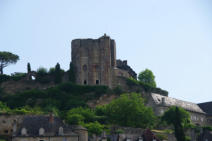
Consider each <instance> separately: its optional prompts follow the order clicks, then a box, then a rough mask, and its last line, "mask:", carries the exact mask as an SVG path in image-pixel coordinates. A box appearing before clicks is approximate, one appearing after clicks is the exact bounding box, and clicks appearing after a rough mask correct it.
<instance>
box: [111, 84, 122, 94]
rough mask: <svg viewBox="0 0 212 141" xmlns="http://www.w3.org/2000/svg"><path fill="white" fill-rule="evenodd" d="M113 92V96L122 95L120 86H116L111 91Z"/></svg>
mask: <svg viewBox="0 0 212 141" xmlns="http://www.w3.org/2000/svg"><path fill="white" fill-rule="evenodd" d="M113 92H114V93H115V94H119V95H120V94H122V93H123V90H122V89H121V87H120V86H116V87H115V88H114V89H113Z"/></svg>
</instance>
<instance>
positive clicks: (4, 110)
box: [0, 102, 44, 115]
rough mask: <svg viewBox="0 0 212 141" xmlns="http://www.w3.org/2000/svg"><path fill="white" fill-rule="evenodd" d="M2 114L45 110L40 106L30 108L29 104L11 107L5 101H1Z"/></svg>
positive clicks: (31, 112)
mask: <svg viewBox="0 0 212 141" xmlns="http://www.w3.org/2000/svg"><path fill="white" fill-rule="evenodd" d="M0 114H18V115H26V114H44V111H42V110H41V108H39V107H35V108H30V107H29V106H25V107H20V108H15V109H11V108H9V107H8V106H7V105H6V104H4V103H3V102H0Z"/></svg>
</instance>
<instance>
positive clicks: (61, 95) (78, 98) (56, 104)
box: [0, 83, 108, 111]
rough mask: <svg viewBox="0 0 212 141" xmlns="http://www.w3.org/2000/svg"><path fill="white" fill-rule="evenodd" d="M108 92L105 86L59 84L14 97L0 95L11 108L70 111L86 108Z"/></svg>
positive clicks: (16, 94)
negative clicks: (24, 107)
mask: <svg viewBox="0 0 212 141" xmlns="http://www.w3.org/2000/svg"><path fill="white" fill-rule="evenodd" d="M107 92H108V87H105V86H81V85H75V84H72V83H64V84H59V85H58V86H56V87H52V88H48V89H46V90H36V89H34V90H28V91H24V92H19V93H15V94H13V95H4V96H3V95H0V100H1V101H3V102H6V103H7V105H8V106H9V107H10V108H18V107H23V106H27V105H28V106H30V107H43V109H49V107H52V108H56V109H58V110H59V111H65V110H70V109H71V108H75V107H80V106H82V107H85V106H86V102H87V101H88V100H91V99H97V98H99V97H100V96H101V95H103V94H105V93H107Z"/></svg>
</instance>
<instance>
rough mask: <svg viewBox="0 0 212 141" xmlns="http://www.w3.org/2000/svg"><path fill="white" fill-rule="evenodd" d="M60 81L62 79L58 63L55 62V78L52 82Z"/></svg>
mask: <svg viewBox="0 0 212 141" xmlns="http://www.w3.org/2000/svg"><path fill="white" fill-rule="evenodd" d="M61 81H62V74H61V69H60V64H59V63H57V64H56V66H55V80H54V82H55V83H56V84H58V83H60V82H61Z"/></svg>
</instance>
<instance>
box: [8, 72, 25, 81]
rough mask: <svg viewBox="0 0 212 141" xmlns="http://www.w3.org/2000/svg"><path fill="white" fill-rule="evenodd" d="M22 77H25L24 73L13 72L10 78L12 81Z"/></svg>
mask: <svg viewBox="0 0 212 141" xmlns="http://www.w3.org/2000/svg"><path fill="white" fill-rule="evenodd" d="M24 77H26V73H14V74H12V75H11V77H10V78H11V79H12V80H14V81H19V80H21V79H23V78H24Z"/></svg>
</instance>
